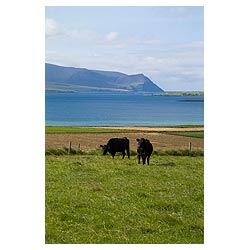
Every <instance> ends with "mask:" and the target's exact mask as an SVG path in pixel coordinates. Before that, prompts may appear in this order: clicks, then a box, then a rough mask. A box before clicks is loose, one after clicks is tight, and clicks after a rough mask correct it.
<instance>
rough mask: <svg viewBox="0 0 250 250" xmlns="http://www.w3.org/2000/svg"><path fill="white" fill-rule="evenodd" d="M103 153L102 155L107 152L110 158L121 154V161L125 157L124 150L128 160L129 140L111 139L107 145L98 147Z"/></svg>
mask: <svg viewBox="0 0 250 250" xmlns="http://www.w3.org/2000/svg"><path fill="white" fill-rule="evenodd" d="M100 147H101V148H102V151H103V155H106V154H107V152H109V153H110V154H111V155H112V157H113V158H114V157H115V154H116V152H122V159H124V156H125V150H126V151H127V155H128V158H129V157H130V152H129V139H128V138H126V137H124V138H111V139H110V140H109V141H108V143H107V145H100Z"/></svg>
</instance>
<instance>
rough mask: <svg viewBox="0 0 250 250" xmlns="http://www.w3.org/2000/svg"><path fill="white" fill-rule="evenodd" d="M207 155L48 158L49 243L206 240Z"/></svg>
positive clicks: (64, 156) (200, 241)
mask: <svg viewBox="0 0 250 250" xmlns="http://www.w3.org/2000/svg"><path fill="white" fill-rule="evenodd" d="M203 160H204V158H203V157H201V156H197V157H188V156H164V155H153V156H152V159H151V163H150V166H146V165H145V166H142V165H138V164H137V161H136V156H132V157H131V159H130V160H129V159H127V158H125V159H124V160H122V159H121V156H118V155H117V156H116V157H115V159H114V160H113V159H112V158H111V157H110V155H107V156H102V155H90V154H89V155H88V154H87V155H61V156H55V155H47V156H46V243H72V244H75V243H107V244H109V243H138V244H140V243H154V244H157V243H173V244H174V243H183V244H185V243H203V241H204V192H203V183H204V180H203V164H204V162H203Z"/></svg>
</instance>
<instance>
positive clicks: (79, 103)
mask: <svg viewBox="0 0 250 250" xmlns="http://www.w3.org/2000/svg"><path fill="white" fill-rule="evenodd" d="M45 98H46V99H45V106H46V107H45V119H46V121H45V124H46V125H48V126H173V125H203V124H204V102H199V101H198V100H203V96H167V97H166V96H148V95H144V94H128V93H113V92H112V93H107V92H77V93H56V92H46V94H45ZM193 100H196V101H193Z"/></svg>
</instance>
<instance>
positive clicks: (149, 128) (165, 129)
mask: <svg viewBox="0 0 250 250" xmlns="http://www.w3.org/2000/svg"><path fill="white" fill-rule="evenodd" d="M77 127H78V128H96V129H114V130H116V129H117V130H133V131H144V132H175V131H178V132H179V131H204V127H202V126H197V127H196V126H195V127H188V126H187V127H185V126H180V127H178V126H176V127H174V126H173V127H154V126H77Z"/></svg>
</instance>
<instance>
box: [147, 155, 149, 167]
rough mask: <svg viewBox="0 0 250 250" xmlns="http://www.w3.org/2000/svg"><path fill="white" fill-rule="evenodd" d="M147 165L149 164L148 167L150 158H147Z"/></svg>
mask: <svg viewBox="0 0 250 250" xmlns="http://www.w3.org/2000/svg"><path fill="white" fill-rule="evenodd" d="M147 163H148V165H149V156H148V158H147Z"/></svg>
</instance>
